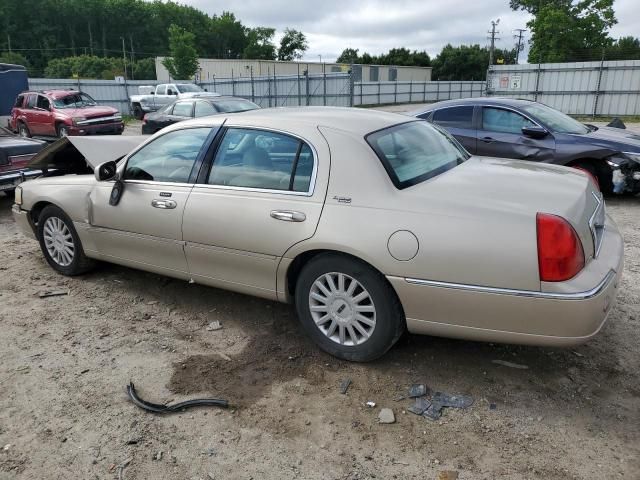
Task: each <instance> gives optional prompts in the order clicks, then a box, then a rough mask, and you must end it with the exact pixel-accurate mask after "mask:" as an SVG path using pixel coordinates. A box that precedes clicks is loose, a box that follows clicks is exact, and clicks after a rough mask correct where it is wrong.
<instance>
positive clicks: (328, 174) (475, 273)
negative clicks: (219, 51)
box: [13, 107, 623, 361]
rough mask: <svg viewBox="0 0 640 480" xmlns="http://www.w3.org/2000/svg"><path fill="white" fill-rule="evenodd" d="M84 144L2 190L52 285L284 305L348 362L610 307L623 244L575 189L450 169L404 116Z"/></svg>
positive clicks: (425, 128)
mask: <svg viewBox="0 0 640 480" xmlns="http://www.w3.org/2000/svg"><path fill="white" fill-rule="evenodd" d="M71 141H73V142H78V141H77V140H73V139H72V140H67V142H71ZM104 141H105V140H104V139H100V138H98V139H82V140H81V141H80V142H81V143H82V145H80V144H78V146H79V148H78V151H77V152H76V153H75V154H73V155H71V154H65V153H64V152H65V148H66V147H61V146H60V145H58V146H55V145H54V146H52V147H50V148H49V149H47V150H46V151H43V152H42V153H41V154H39V155H38V157H37V158H36V159H34V162H35V163H36V164H37V165H38V168H40V169H43V170H44V171H45V172H48V173H45V175H44V176H43V178H40V179H37V180H32V181H29V182H26V183H25V184H23V185H22V187H21V188H18V190H17V191H16V203H15V205H14V207H13V213H14V217H15V219H16V222H17V223H18V224H19V225H20V226H21V227H22V230H23V231H24V232H25V233H26V234H27V235H30V236H31V237H33V238H35V239H37V240H38V241H39V242H40V245H41V247H42V252H43V255H44V256H45V258H46V260H47V262H48V263H49V264H50V265H51V266H52V267H53V268H54V269H55V270H57V271H58V272H60V273H62V274H65V275H76V274H80V273H83V272H86V271H87V270H89V269H90V268H91V267H92V266H93V264H94V261H95V260H103V261H107V262H113V263H119V264H122V265H127V266H130V267H133V268H139V269H143V270H148V271H151V272H156V273H160V274H164V275H169V276H172V277H175V278H180V279H183V280H185V281H192V282H197V283H202V284H206V285H211V286H213V287H220V288H226V289H229V290H234V291H238V292H242V293H246V294H249V295H256V296H260V297H264V298H268V299H272V300H278V301H281V302H292V303H294V304H295V306H296V309H297V312H298V315H299V318H300V321H301V323H302V325H303V326H304V328H305V330H306V331H307V332H308V334H309V335H310V336H311V338H312V339H313V340H314V341H315V342H316V343H317V344H318V345H319V346H320V347H321V348H322V349H324V350H326V351H327V352H329V353H331V354H333V355H336V356H338V357H341V358H344V359H348V360H355V361H367V360H372V359H375V358H377V357H379V356H381V355H382V354H384V353H385V352H386V351H387V350H388V349H389V348H391V346H392V345H393V344H394V343H395V342H396V340H398V338H399V337H400V336H401V335H402V333H403V332H404V331H405V330H408V331H409V332H413V333H420V334H428V335H439V336H446V337H457V338H465V339H471V340H485V341H493V342H509V343H523V344H535V345H554V346H563V345H573V344H576V343H580V342H584V341H586V340H588V339H589V338H591V337H592V336H593V335H595V334H596V333H597V332H598V331H599V330H600V329H601V328H602V326H603V324H604V321H605V319H606V317H607V314H608V313H609V312H610V311H611V309H612V307H613V305H614V302H615V298H616V291H617V288H618V282H619V279H620V276H621V274H622V267H623V265H622V263H623V242H622V238H621V236H620V233H619V232H618V229H617V227H616V225H615V224H614V222H613V221H612V220H611V218H609V217H608V216H607V215H606V213H605V205H604V202H603V199H602V196H601V194H600V193H599V192H598V190H597V188H596V187H595V185H594V184H593V182H592V180H591V179H590V177H589V176H588V175H587V174H585V173H584V172H581V171H578V170H575V169H570V168H565V167H560V166H554V165H544V164H534V163H531V162H523V161H517V160H507V159H497V158H485V157H470V156H469V154H468V153H467V152H466V151H465V150H464V149H463V148H462V147H461V146H460V145H459V144H458V143H457V142H456V141H455V140H454V139H453V138H452V137H450V136H449V135H448V134H446V133H444V132H443V131H441V130H440V129H439V128H438V127H436V126H433V125H431V124H429V123H428V122H425V121H422V120H417V119H412V118H408V117H406V116H400V115H396V114H391V113H384V112H375V111H368V110H361V109H342V108H320V107H319V108H301V109H297V108H295V109H274V110H263V111H260V110H256V111H253V112H247V113H241V114H228V115H224V116H223V115H221V116H217V117H205V118H200V119H194V120H190V121H187V122H181V123H179V124H176V125H173V126H170V127H168V128H166V129H164V130H162V132H159V133H158V134H156V135H154V136H153V137H151V138H148V139H146V140H145V141H143V140H141V139H128V140H127V139H126V137H122V142H133V143H140V142H142V143H141V144H140V145H139V146H136V147H135V148H133V150H132V151H131V152H130V153H128V154H126V155H125V156H124V158H122V159H120V160H118V161H117V162H116V161H114V160H111V159H108V157H109V155H111V156H112V157H113V158H114V159H115V158H116V157H119V156H121V155H122V153H123V151H127V150H128V146H123V144H122V143H115V141H112V142H111V143H110V144H109V145H106V146H105V145H104V144H103V143H102V142H104ZM69 145H70V143H69V144H67V146H69ZM125 147H127V148H125ZM78 152H80V153H78ZM107 160H108V161H107ZM85 162H87V163H89V164H90V165H91V166H92V167H95V170H94V174H93V175H92V174H87V173H91V170H89V169H88V168H87V163H85ZM100 162H103V163H101V164H99V165H98V163H100ZM65 172H66V173H68V174H67V175H61V173H65Z"/></svg>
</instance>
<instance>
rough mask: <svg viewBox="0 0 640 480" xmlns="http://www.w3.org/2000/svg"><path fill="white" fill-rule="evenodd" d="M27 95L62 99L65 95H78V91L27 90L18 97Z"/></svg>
mask: <svg viewBox="0 0 640 480" xmlns="http://www.w3.org/2000/svg"><path fill="white" fill-rule="evenodd" d="M27 93H40V94H43V95H47V96H49V97H51V98H62V97H66V96H67V95H72V94H74V93H80V91H79V90H63V89H60V90H27V91H26V92H22V93H20V95H25V94H27Z"/></svg>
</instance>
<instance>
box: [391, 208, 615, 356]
mask: <svg viewBox="0 0 640 480" xmlns="http://www.w3.org/2000/svg"><path fill="white" fill-rule="evenodd" d="M623 261H624V255H623V243H622V237H621V236H620V234H619V232H618V230H617V227H616V226H615V224H614V223H613V221H611V220H610V219H608V221H607V233H606V236H605V238H604V239H603V243H602V247H601V250H600V255H599V256H598V258H597V259H593V260H591V261H590V262H589V264H588V265H587V268H585V270H584V271H583V272H581V273H580V274H579V275H578V277H581V278H578V277H576V279H572V281H571V282H567V283H570V284H571V286H572V287H574V288H571V289H569V288H562V286H560V285H558V286H557V288H556V289H555V290H554V291H523V290H510V289H501V288H491V287H483V286H476V285H457V284H452V283H442V282H434V281H430V280H419V279H407V278H400V277H387V278H388V279H389V281H390V282H391V284H392V285H393V287H394V289H395V290H396V292H397V293H398V296H399V298H400V301H401V303H402V305H403V307H404V310H405V314H406V317H407V328H408V329H409V331H410V332H412V333H418V334H425V335H436V336H444V337H453V338H463V339H468V340H479V341H490V342H502V343H520V344H529V345H545V346H569V345H576V344H580V343H584V342H586V341H587V340H589V339H590V338H591V337H593V336H594V335H596V334H597V333H598V332H599V331H600V329H601V328H602V326H603V325H604V323H605V321H606V319H607V316H608V314H609V313H610V311H611V309H612V308H613V306H614V305H615V301H616V294H617V289H618V285H619V282H620V277H621V275H622V270H623ZM589 280H590V281H591V283H590V286H589V287H588V288H579V289H578V290H576V289H575V287H576V286H580V285H585V283H586V282H587V281H589ZM565 287H566V285H565Z"/></svg>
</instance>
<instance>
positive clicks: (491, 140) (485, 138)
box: [480, 137, 495, 143]
mask: <svg viewBox="0 0 640 480" xmlns="http://www.w3.org/2000/svg"><path fill="white" fill-rule="evenodd" d="M480 140H482V141H483V142H484V143H493V142H495V139H493V138H491V137H482V138H481V139H480Z"/></svg>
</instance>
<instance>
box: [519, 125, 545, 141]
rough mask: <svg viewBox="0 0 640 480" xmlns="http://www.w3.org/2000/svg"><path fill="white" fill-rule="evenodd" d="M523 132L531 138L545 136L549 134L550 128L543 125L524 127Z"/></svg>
mask: <svg viewBox="0 0 640 480" xmlns="http://www.w3.org/2000/svg"><path fill="white" fill-rule="evenodd" d="M522 134H523V135H524V136H526V137H531V138H544V137H546V136H547V135H549V132H548V130H546V129H545V128H542V127H537V126H536V127H522Z"/></svg>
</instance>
